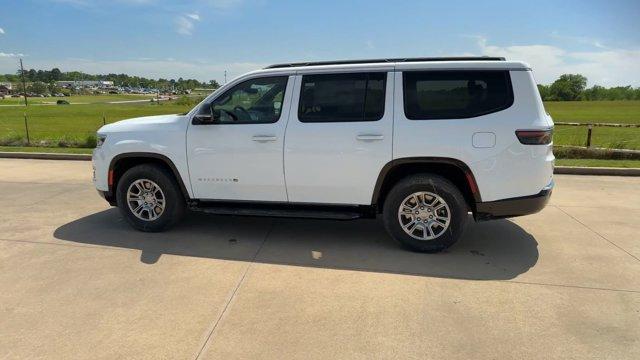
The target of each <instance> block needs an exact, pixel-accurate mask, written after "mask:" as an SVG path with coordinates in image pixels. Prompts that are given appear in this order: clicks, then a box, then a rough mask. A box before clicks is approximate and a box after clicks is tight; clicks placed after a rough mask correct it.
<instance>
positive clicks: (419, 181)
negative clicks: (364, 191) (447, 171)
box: [382, 174, 468, 253]
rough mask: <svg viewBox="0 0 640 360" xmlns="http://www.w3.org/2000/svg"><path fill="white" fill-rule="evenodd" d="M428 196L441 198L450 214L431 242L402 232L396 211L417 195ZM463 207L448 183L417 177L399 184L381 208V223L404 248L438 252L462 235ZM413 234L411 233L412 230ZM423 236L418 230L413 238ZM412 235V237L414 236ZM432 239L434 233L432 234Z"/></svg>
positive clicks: (464, 221)
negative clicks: (448, 219) (412, 195)
mask: <svg viewBox="0 0 640 360" xmlns="http://www.w3.org/2000/svg"><path fill="white" fill-rule="evenodd" d="M422 191H424V192H430V193H433V194H435V195H438V196H439V197H441V198H442V199H443V200H444V202H445V203H446V204H447V206H448V208H449V210H450V212H451V214H450V221H449V224H448V227H447V228H446V229H444V227H442V228H439V227H437V226H438V225H436V230H438V229H444V231H442V230H440V231H442V232H441V233H440V234H439V235H438V236H437V237H435V238H434V239H432V240H419V239H416V238H414V237H412V236H411V235H409V234H408V233H407V232H405V231H404V230H403V228H402V224H401V222H400V219H399V215H398V211H399V209H400V206H401V205H402V203H403V201H404V200H405V199H406V198H407V197H409V196H410V195H411V194H414V193H417V192H422ZM467 209H468V207H467V203H466V202H465V200H464V197H463V196H462V193H460V190H459V189H458V188H457V187H456V186H455V185H453V184H452V183H451V182H450V181H449V180H447V179H445V178H443V177H441V176H438V175H431V174H417V175H412V176H410V177H407V178H405V179H403V180H401V181H399V182H398V183H397V184H396V185H395V186H394V187H393V188H392V189H391V191H389V194H388V195H387V197H386V200H385V202H384V207H383V214H382V216H383V220H384V225H385V228H386V229H387V232H389V234H390V235H391V236H392V237H393V238H394V239H396V240H397V241H398V242H400V244H402V245H403V246H405V247H406V248H408V249H410V250H413V251H418V252H430V253H433V252H439V251H442V250H444V249H446V248H448V247H450V246H451V245H453V244H454V243H455V242H456V241H458V238H459V237H460V235H461V234H462V231H463V230H464V226H465V224H466V221H467V212H468V211H467ZM414 231H415V230H414ZM421 231H422V232H424V230H420V228H418V231H417V234H420V233H421ZM414 235H415V234H414ZM434 235H435V232H434Z"/></svg>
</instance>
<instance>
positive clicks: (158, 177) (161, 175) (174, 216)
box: [116, 164, 186, 232]
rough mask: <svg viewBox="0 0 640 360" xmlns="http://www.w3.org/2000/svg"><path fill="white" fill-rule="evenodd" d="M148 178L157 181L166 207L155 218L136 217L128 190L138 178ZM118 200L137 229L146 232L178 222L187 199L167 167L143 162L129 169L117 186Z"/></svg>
mask: <svg viewBox="0 0 640 360" xmlns="http://www.w3.org/2000/svg"><path fill="white" fill-rule="evenodd" d="M141 179H147V180H151V181H153V182H154V183H156V184H157V185H158V186H159V187H160V189H161V190H162V193H163V194H164V197H165V199H164V200H165V208H164V211H163V212H162V213H161V215H160V216H159V217H158V218H157V219H154V220H150V221H149V220H142V219H139V218H138V217H136V215H135V214H134V213H133V211H132V210H131V209H130V208H129V205H128V204H127V191H128V189H129V187H130V186H131V184H133V183H134V182H135V181H136V180H141ZM116 200H117V203H118V207H119V208H120V212H121V213H122V215H123V216H124V218H125V219H126V220H127V222H129V224H131V226H133V227H134V228H135V229H137V230H140V231H145V232H159V231H163V230H166V229H168V228H170V227H171V226H173V225H174V224H176V223H177V222H178V221H180V219H182V217H183V216H184V213H185V210H186V201H185V199H184V197H183V196H182V192H181V191H180V187H179V185H178V182H177V181H176V179H175V177H174V176H173V174H172V173H171V172H169V171H168V170H166V169H165V168H163V167H161V166H158V165H155V164H142V165H137V166H134V167H132V168H131V169H129V170H127V171H126V172H125V173H124V174H123V175H122V177H121V178H120V180H119V181H118V185H117V188H116Z"/></svg>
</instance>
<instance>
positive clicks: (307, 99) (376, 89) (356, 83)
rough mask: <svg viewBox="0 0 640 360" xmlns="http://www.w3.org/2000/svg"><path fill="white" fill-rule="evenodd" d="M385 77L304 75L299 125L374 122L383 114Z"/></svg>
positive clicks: (373, 74)
mask: <svg viewBox="0 0 640 360" xmlns="http://www.w3.org/2000/svg"><path fill="white" fill-rule="evenodd" d="M386 78H387V73H352V74H322V75H304V76H303V77H302V88H301V90H300V106H299V107H298V119H300V121H302V122H350V121H376V120H380V119H381V118H382V115H383V114H384V98H385V96H384V94H385V86H386Z"/></svg>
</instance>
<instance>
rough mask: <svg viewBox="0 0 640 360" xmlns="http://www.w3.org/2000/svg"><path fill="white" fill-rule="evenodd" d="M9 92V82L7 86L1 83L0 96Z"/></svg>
mask: <svg viewBox="0 0 640 360" xmlns="http://www.w3.org/2000/svg"><path fill="white" fill-rule="evenodd" d="M10 93H11V84H9V86H7V85H5V84H2V85H0V96H5V95H9V94H10Z"/></svg>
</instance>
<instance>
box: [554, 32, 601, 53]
mask: <svg viewBox="0 0 640 360" xmlns="http://www.w3.org/2000/svg"><path fill="white" fill-rule="evenodd" d="M551 37H553V38H555V39H560V40H567V41H570V42H573V43H579V44H586V45H591V46H594V47H597V48H599V49H608V48H609V47H607V46H605V45H604V44H603V43H602V42H601V41H600V40H598V39H595V38H590V37H586V36H570V35H561V34H560V33H558V32H557V31H553V32H551Z"/></svg>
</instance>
